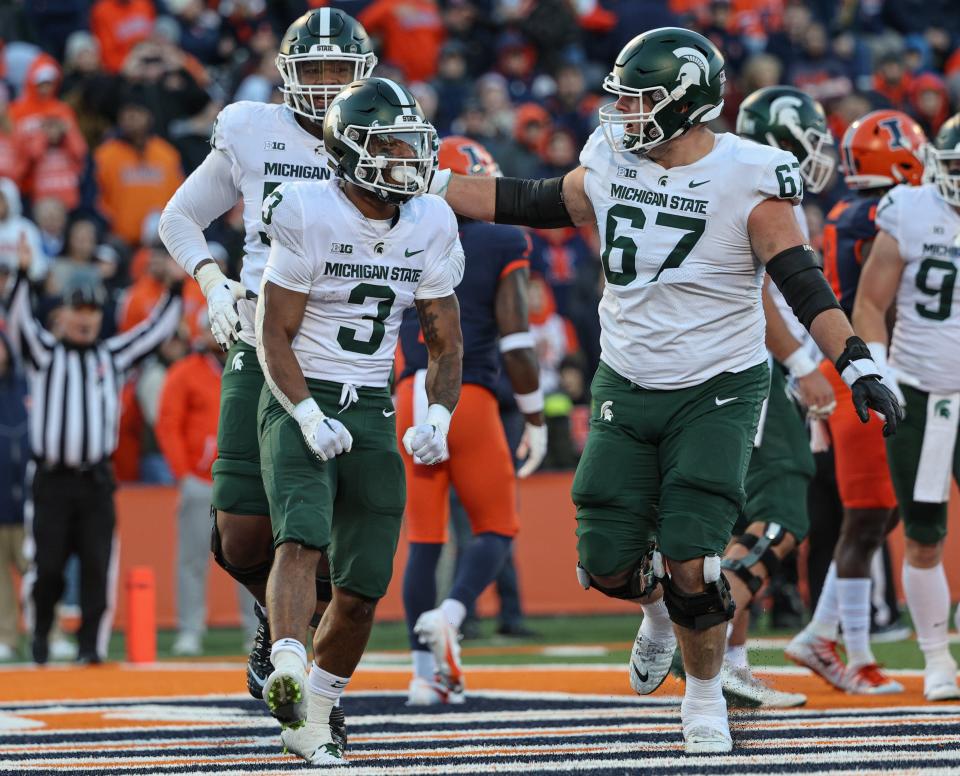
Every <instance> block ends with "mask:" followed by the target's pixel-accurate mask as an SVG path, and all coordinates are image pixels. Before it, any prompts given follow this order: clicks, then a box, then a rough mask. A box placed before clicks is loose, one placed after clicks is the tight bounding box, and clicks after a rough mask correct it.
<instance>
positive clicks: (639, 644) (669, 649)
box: [629, 632, 677, 695]
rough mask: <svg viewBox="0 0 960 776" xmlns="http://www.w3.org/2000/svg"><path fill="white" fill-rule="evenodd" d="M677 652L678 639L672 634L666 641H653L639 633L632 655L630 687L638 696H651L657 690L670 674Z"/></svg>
mask: <svg viewBox="0 0 960 776" xmlns="http://www.w3.org/2000/svg"><path fill="white" fill-rule="evenodd" d="M676 650H677V637H676V636H674V635H673V634H672V633H671V634H670V636H669V638H668V639H667V640H666V641H653V640H652V639H650V638H647V637H646V636H644V635H643V634H642V633H639V632H638V633H637V640H636V641H635V642H634V643H633V651H632V652H631V653H630V666H629V671H630V686H631V687H632V688H633V689H634V692H636V693H637V694H638V695H649V694H650V693H652V692H653V691H654V690H656V689H657V688H658V687H659V686H660V685H661V684H663V680H664V679H666V678H667V674H669V673H670V665H671V663H672V662H673V654H674V652H676Z"/></svg>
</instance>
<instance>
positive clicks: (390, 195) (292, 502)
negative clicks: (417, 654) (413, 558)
mask: <svg viewBox="0 0 960 776" xmlns="http://www.w3.org/2000/svg"><path fill="white" fill-rule="evenodd" d="M324 141H325V144H326V148H327V151H328V153H329V154H330V155H331V158H332V159H333V160H334V161H335V164H336V165H337V179H336V180H331V181H326V182H315V181H311V182H307V181H303V182H296V183H285V184H283V185H281V186H280V187H279V188H278V189H277V190H276V191H274V192H273V193H272V194H270V196H269V197H267V199H266V201H265V202H264V205H263V223H264V231H266V233H267V235H268V236H269V237H270V239H271V241H272V244H271V248H270V258H269V261H268V262H267V266H266V268H265V270H264V274H263V281H262V286H261V289H262V290H261V294H260V299H259V302H258V306H257V321H256V323H257V356H258V358H259V360H260V364H261V366H262V367H263V373H264V379H265V381H266V384H267V385H268V386H269V390H264V392H263V394H262V396H261V399H260V408H259V415H258V424H259V433H260V450H261V460H262V468H263V482H264V488H265V490H266V493H267V499H268V501H269V505H270V519H271V521H272V525H273V536H274V545H275V547H276V556H275V558H274V562H273V568H272V569H271V571H270V579H269V582H268V584H267V609H268V611H269V612H270V631H271V634H272V635H273V649H272V654H271V661H272V663H273V665H274V667H275V670H274V671H273V673H271V674H270V676H269V677H268V678H267V681H266V683H265V684H264V687H263V694H264V700H266V702H267V705H268V707H269V708H270V710H271V712H272V713H273V714H274V716H275V717H277V719H279V720H280V722H281V724H282V725H284V730H283V732H282V734H281V737H282V740H283V743H284V746H285V747H286V749H287V750H289V751H292V752H294V753H295V754H298V755H299V756H301V757H303V758H304V759H305V760H307V761H308V762H310V763H312V764H315V765H324V764H336V763H339V762H342V761H343V748H342V747H341V745H340V743H339V742H338V741H335V740H334V738H333V736H332V734H331V729H330V724H329V718H330V713H331V710H332V709H333V707H334V704H335V703H336V701H337V700H338V698H339V696H340V694H341V693H342V692H343V689H344V687H346V685H347V683H348V682H349V680H350V676H351V675H352V674H353V671H354V669H355V668H356V666H357V663H358V662H359V661H360V657H361V655H362V654H363V650H364V648H365V647H366V644H367V639H368V637H369V635H370V629H371V627H372V625H373V615H374V611H375V609H376V605H377V601H378V600H379V599H380V598H381V597H382V596H383V595H384V594H385V593H386V591H387V585H388V583H389V581H390V576H391V573H392V571H393V556H394V552H395V551H396V547H397V541H398V539H399V537H400V521H401V518H402V516H403V510H404V505H405V502H406V488H405V481H404V467H403V462H402V460H401V458H400V454H399V452H398V449H397V431H396V426H395V421H394V418H393V414H394V411H393V404H392V402H391V398H390V389H389V385H388V384H389V380H390V375H391V371H392V368H393V359H394V354H395V352H396V345H397V338H398V334H399V328H400V322H401V319H402V317H403V312H404V310H405V309H406V308H408V307H412V306H416V309H417V314H418V317H419V319H420V329H421V332H422V333H423V338H424V342H425V344H426V346H427V350H428V354H429V355H428V358H429V363H428V367H427V375H426V393H427V398H428V401H429V406H428V408H427V413H426V416H425V418H424V420H423V422H422V423H420V424H418V425H415V426H412V427H411V428H409V429H408V430H407V431H406V433H405V434H404V435H403V444H404V447H405V448H406V450H407V452H408V453H409V454H410V455H415V456H417V458H418V460H421V461H423V462H424V463H425V464H435V463H437V462H439V461H440V460H442V459H443V458H444V457H445V454H446V448H447V442H446V436H447V431H448V430H449V427H450V416H451V413H452V412H453V410H454V407H455V406H456V404H457V399H458V397H459V395H460V382H461V376H462V356H463V343H462V336H461V332H460V316H459V305H458V303H457V297H456V296H455V294H454V290H453V289H454V286H455V285H456V283H457V282H459V280H460V277H461V276H462V268H463V263H462V248H461V247H460V240H459V236H458V231H457V221H456V217H455V216H454V214H453V211H452V210H451V209H450V207H449V206H448V205H446V204H445V203H444V201H443V200H442V199H440V198H439V197H435V196H430V195H424V192H425V191H426V189H427V185H428V183H429V180H430V177H431V175H432V173H433V165H434V160H435V158H436V153H437V146H438V142H437V134H436V131H435V130H434V129H433V127H432V126H431V125H430V124H429V123H427V121H426V119H425V118H424V116H423V113H422V111H421V110H420V107H419V106H418V105H417V102H416V100H415V99H414V97H413V95H412V94H410V92H409V91H407V90H406V89H405V88H403V87H401V86H400V85H398V84H396V83H395V82H393V81H390V80H387V79H383V78H370V79H366V80H363V81H358V82H356V83H354V84H351V85H350V86H348V87H347V88H346V89H345V90H344V91H343V92H342V93H341V94H340V95H339V96H338V97H336V99H334V101H333V102H332V103H331V104H330V107H329V109H328V111H327V115H326V117H325V118H324ZM420 195H422V196H420ZM321 214H322V217H318V216H321ZM323 551H327V552H328V554H329V559H330V573H331V581H332V585H333V599H332V602H331V603H330V605H329V607H328V608H327V610H326V611H325V613H324V615H323V618H322V620H321V621H320V625H319V627H318V628H317V631H316V634H315V635H314V640H313V653H314V661H313V665H312V666H311V667H310V672H309V679H308V675H307V652H306V647H305V645H304V643H303V634H304V633H305V632H306V629H307V624H308V622H309V621H310V615H311V614H312V612H313V601H314V594H313V593H314V576H315V574H316V569H317V564H318V562H319V560H320V557H321V552H323Z"/></svg>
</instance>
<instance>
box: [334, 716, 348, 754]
mask: <svg viewBox="0 0 960 776" xmlns="http://www.w3.org/2000/svg"><path fill="white" fill-rule="evenodd" d="M330 737H331V738H332V739H333V743H335V744H337V746H339V747H340V751H341V752H346V751H347V717H346V715H345V714H344V713H343V709H342V708H341V707H340V706H334V707H333V710H332V711H331V712H330Z"/></svg>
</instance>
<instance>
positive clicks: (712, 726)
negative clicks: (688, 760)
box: [683, 716, 733, 754]
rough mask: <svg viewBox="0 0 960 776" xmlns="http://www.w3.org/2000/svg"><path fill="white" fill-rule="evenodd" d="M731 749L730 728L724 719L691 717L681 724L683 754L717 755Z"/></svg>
mask: <svg viewBox="0 0 960 776" xmlns="http://www.w3.org/2000/svg"><path fill="white" fill-rule="evenodd" d="M731 749H733V740H732V739H731V738H730V726H729V725H728V724H727V720H726V719H720V718H716V717H708V716H697V717H691V718H690V720H689V722H684V723H683V751H684V753H685V754H717V753H723V752H729V751H730V750H731Z"/></svg>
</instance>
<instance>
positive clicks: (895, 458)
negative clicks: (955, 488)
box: [887, 383, 960, 545]
mask: <svg viewBox="0 0 960 776" xmlns="http://www.w3.org/2000/svg"><path fill="white" fill-rule="evenodd" d="M900 389H901V390H902V391H903V395H904V398H906V400H907V406H906V409H905V411H904V418H903V420H902V421H901V422H900V425H899V426H897V433H896V434H895V435H894V436H892V437H888V438H887V460H888V462H889V465H890V475H891V479H892V480H893V489H894V490H895V491H896V493H897V501H898V502H899V503H900V516H901V517H902V518H903V530H904V533H905V534H906V535H907V536H908V537H910V538H911V539H913V540H914V541H915V542H919V543H920V544H930V545H932V544H937V543H939V542H940V541H942V540H943V538H944V537H945V536H946V535H947V502H946V501H944V502H943V503H942V504H934V503H929V502H923V501H914V498H913V489H914V486H915V485H916V482H917V473H918V471H919V469H920V453H921V451H922V450H923V436H924V432H925V431H926V426H927V400H928V398H929V394H927V393H925V392H923V391H920V390H917V389H916V388H911V387H910V386H909V385H903V384H902V383H901V385H900ZM950 465H951V468H952V470H953V479H954V481H955V482H958V483H960V444H954V448H953V453H952V463H951V464H950Z"/></svg>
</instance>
